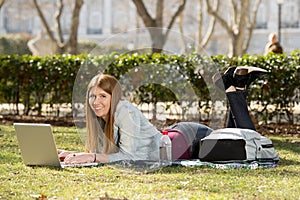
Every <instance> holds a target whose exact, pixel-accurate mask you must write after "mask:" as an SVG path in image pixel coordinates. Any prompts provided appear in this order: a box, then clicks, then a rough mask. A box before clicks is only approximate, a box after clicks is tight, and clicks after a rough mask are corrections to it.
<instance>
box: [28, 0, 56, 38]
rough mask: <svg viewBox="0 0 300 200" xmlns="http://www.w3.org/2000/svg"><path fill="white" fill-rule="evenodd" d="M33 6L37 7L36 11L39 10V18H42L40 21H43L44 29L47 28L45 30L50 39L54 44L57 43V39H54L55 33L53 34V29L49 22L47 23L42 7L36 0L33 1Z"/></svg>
mask: <svg viewBox="0 0 300 200" xmlns="http://www.w3.org/2000/svg"><path fill="white" fill-rule="evenodd" d="M33 4H34V6H35V8H36V10H37V12H38V15H39V17H40V19H41V21H42V24H43V25H44V27H45V29H46V32H47V34H48V36H49V38H50V39H51V40H52V41H53V42H55V43H56V39H55V37H54V35H53V33H52V31H51V29H50V27H49V25H48V23H47V21H46V18H45V16H44V14H43V12H42V11H41V9H40V7H39V5H38V3H37V1H36V0H33Z"/></svg>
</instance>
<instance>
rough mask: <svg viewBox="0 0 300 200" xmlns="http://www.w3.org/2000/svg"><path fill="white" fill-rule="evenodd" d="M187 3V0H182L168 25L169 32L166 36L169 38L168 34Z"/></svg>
mask: <svg viewBox="0 0 300 200" xmlns="http://www.w3.org/2000/svg"><path fill="white" fill-rule="evenodd" d="M185 3H186V0H182V1H181V4H180V5H179V7H178V9H177V11H176V12H175V14H174V15H173V17H172V19H171V21H170V23H169V25H168V27H167V32H166V34H165V37H166V38H167V37H168V35H169V32H170V30H171V28H172V26H173V24H174V22H175V20H176V19H177V17H178V16H179V15H180V14H181V13H182V11H183V10H184V7H185Z"/></svg>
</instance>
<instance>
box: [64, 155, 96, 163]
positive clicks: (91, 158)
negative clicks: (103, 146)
mask: <svg viewBox="0 0 300 200" xmlns="http://www.w3.org/2000/svg"><path fill="white" fill-rule="evenodd" d="M64 162H65V163H66V164H81V163H93V162H95V154H94V153H72V154H68V155H67V156H66V158H65V160H64Z"/></svg>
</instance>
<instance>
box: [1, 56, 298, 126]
mask: <svg viewBox="0 0 300 200" xmlns="http://www.w3.org/2000/svg"><path fill="white" fill-rule="evenodd" d="M83 65H87V66H90V67H92V68H94V69H103V70H104V72H105V73H109V74H112V75H114V76H115V77H117V78H118V79H121V78H122V77H124V76H125V75H126V74H128V73H129V72H132V71H134V72H138V71H139V70H140V69H141V68H142V69H143V70H142V72H144V74H142V73H140V77H134V78H137V79H136V81H137V82H138V81H142V80H143V79H145V78H147V79H149V80H150V79H153V82H151V81H149V83H147V84H144V85H142V86H141V87H138V89H137V90H135V91H134V92H135V95H134V98H133V100H134V101H135V102H137V103H157V102H159V101H170V102H173V103H178V104H180V101H179V99H178V95H177V96H176V94H175V95H174V94H173V93H172V91H170V90H169V89H168V87H169V86H172V85H173V84H176V87H177V89H178V90H179V91H182V90H185V88H186V87H187V85H186V82H188V83H190V84H191V85H192V88H193V90H194V92H195V94H196V96H197V101H199V106H209V105H210V104H209V102H210V100H211V97H212V96H213V95H214V94H212V93H211V91H212V90H210V87H213V86H212V84H211V83H209V81H208V80H210V77H211V76H212V74H213V73H214V72H215V71H219V70H224V69H225V68H227V67H229V66H233V65H247V66H256V67H261V68H264V69H267V70H268V71H269V72H270V73H269V75H268V76H266V77H265V78H264V79H261V80H260V81H258V82H257V84H253V85H252V90H251V92H250V94H249V101H251V102H252V103H253V102H254V103H256V104H257V105H260V107H253V106H252V107H251V109H253V110H254V111H256V112H255V113H257V115H259V117H262V118H263V119H264V120H265V121H267V120H270V119H272V118H273V117H274V116H278V115H284V116H285V117H286V118H287V120H288V121H289V122H290V123H293V122H294V119H293V116H294V115H293V110H292V108H293V107H294V105H295V104H297V103H299V89H300V80H299V74H300V52H299V51H294V52H293V53H291V54H290V55H281V54H280V55H279V54H270V55H268V56H260V55H251V56H250V55H244V56H242V57H233V58H230V57H227V56H221V55H218V56H212V57H202V56H200V55H162V54H153V55H148V54H146V55H140V54H122V55H119V54H110V55H103V56H91V55H86V54H82V55H76V56H74V55H57V56H45V57H39V56H31V55H22V56H19V55H3V56H0V103H11V104H15V105H16V106H15V107H16V114H19V109H18V107H17V105H18V103H22V104H24V105H25V110H24V113H25V114H29V112H30V111H31V110H32V109H36V110H37V111H38V114H39V115H41V114H42V113H41V109H42V104H44V103H48V104H56V103H58V104H59V103H71V102H72V92H73V85H74V81H75V79H76V75H77V73H78V70H79V69H81V68H82V66H83ZM151 70H152V71H151ZM174 72H175V73H174ZM81 73H82V72H81ZM84 73H91V72H89V70H86V72H84ZM92 73H93V74H91V76H93V75H94V73H95V72H92ZM149 73H150V74H149ZM151 73H153V74H158V75H159V76H158V77H164V78H168V77H171V78H170V79H168V80H171V82H172V83H170V85H168V84H167V83H166V84H157V80H156V79H155V76H150V75H151ZM136 74H138V73H136ZM153 74H152V75H153ZM134 76H135V75H134ZM208 77H209V78H208ZM139 78H140V79H139ZM183 80H186V81H183ZM155 81H156V82H155ZM162 82H163V83H165V82H164V81H162ZM85 84H86V83H85ZM83 85H84V84H83ZM128 86H132V84H128ZM84 89H85V88H84ZM134 89H136V88H134ZM180 98H182V99H183V100H187V101H188V100H189V96H183V97H180ZM271 105H272V106H274V107H272V109H273V110H271V111H270V106H271Z"/></svg>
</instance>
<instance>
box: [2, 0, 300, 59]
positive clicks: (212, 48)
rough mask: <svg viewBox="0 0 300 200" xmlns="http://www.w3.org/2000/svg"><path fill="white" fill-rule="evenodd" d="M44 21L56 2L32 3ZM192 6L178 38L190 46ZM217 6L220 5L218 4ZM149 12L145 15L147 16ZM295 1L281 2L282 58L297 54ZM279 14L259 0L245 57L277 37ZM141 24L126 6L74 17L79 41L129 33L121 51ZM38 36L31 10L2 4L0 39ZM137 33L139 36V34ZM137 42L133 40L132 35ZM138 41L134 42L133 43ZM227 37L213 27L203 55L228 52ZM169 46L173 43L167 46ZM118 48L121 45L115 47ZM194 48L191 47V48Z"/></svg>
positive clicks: (97, 5)
mask: <svg viewBox="0 0 300 200" xmlns="http://www.w3.org/2000/svg"><path fill="white" fill-rule="evenodd" d="M72 1H73V0H64V1H63V2H64V3H65V5H66V6H65V8H64V12H63V16H62V19H63V20H62V21H61V22H62V26H63V31H64V33H66V35H67V33H68V32H69V27H70V22H71V20H70V19H71V15H72V6H71V5H72ZM38 2H39V4H40V5H41V7H42V9H43V12H44V13H45V16H46V17H47V20H48V21H49V22H51V21H52V22H53V19H52V18H53V13H55V12H56V10H55V4H56V0H41V1H38ZM145 2H147V4H148V6H149V5H150V6H151V4H153V5H154V4H155V2H156V0H147V1H145ZM165 2H166V5H165V11H166V13H165V16H166V18H165V21H168V20H169V19H170V17H169V16H170V13H172V12H173V11H174V10H176V2H177V1H176V0H167V1H165ZM198 2H199V1H197V0H191V1H190V0H188V1H187V5H186V8H185V11H184V23H183V24H184V25H183V26H184V28H183V30H184V36H186V37H187V38H189V39H190V41H196V33H197V31H196V29H197V28H196V27H197V15H198V14H197V12H198V11H197V9H198V7H199V5H198ZM222 2H223V1H222ZM154 12H155V9H154V8H153V9H151V10H150V14H153V13H154ZM299 15H300V0H284V3H283V4H282V12H281V16H282V17H281V23H280V24H281V27H282V28H281V31H280V32H281V44H282V46H283V47H284V50H285V52H291V51H292V50H294V49H300V28H299V23H300V22H299V18H300V16H299ZM278 16H279V9H278V4H277V1H275V0H272V1H270V0H262V2H261V4H260V7H259V12H258V16H257V25H256V28H255V30H254V32H253V36H252V39H251V42H250V46H249V48H248V52H247V53H249V54H263V51H264V46H265V44H266V42H267V40H268V34H269V33H270V32H274V31H278V24H279V23H278V21H279V18H278ZM143 27H144V24H143V22H142V20H141V18H140V17H139V16H138V14H137V11H136V8H135V5H134V4H133V3H132V1H131V0H85V2H84V5H83V7H82V9H81V13H80V26H79V32H78V38H79V39H90V40H97V41H100V42H101V41H104V40H107V39H108V38H112V37H114V35H116V34H119V35H123V36H122V37H127V36H126V34H127V33H128V32H129V33H130V31H132V30H135V31H134V33H135V35H134V37H132V38H130V39H126V40H123V42H124V43H126V44H124V45H126V46H127V47H130V46H131V47H130V48H134V47H135V44H136V43H138V42H139V41H143V40H145V39H144V36H145V35H147V32H146V31H145V29H143ZM41 30H42V26H41V22H40V19H39V17H38V16H37V14H36V10H35V8H34V6H33V4H32V2H31V1H29V0H6V2H5V4H4V5H3V6H2V8H1V10H0V33H1V34H6V33H17V32H26V33H30V34H33V35H37V34H38V33H39V32H40V31H41ZM172 30H174V33H175V32H176V33H179V25H178V22H176V23H175V25H174V27H173V29H172ZM139 31H140V32H139ZM137 32H139V33H138V36H136V33H137ZM179 35H180V34H175V36H174V37H173V38H172V37H170V43H172V44H177V43H178V40H180V39H181V38H179ZM139 37H140V38H139ZM228 39H229V38H228V35H226V33H225V32H224V30H223V29H222V28H221V27H220V26H219V25H218V26H217V28H216V29H215V32H214V35H213V37H212V39H211V41H210V43H209V45H208V46H207V47H206V49H205V52H207V53H208V54H226V52H227V51H228V44H227V42H226V41H228ZM172 40H173V41H172ZM118 43H122V41H118ZM191 45H194V44H191ZM173 48H176V47H173Z"/></svg>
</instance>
